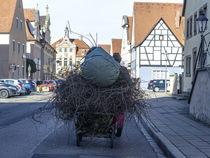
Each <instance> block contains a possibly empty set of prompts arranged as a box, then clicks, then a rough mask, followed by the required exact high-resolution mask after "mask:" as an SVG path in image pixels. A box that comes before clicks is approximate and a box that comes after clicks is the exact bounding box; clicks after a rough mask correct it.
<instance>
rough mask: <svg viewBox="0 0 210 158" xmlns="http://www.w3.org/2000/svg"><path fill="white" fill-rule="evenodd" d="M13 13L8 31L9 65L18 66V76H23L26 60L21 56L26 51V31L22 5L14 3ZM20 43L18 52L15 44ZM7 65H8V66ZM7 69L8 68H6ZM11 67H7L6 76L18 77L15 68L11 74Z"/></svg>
mask: <svg viewBox="0 0 210 158" xmlns="http://www.w3.org/2000/svg"><path fill="white" fill-rule="evenodd" d="M16 5H17V6H16V9H15V14H14V17H13V24H12V27H11V31H10V47H9V52H8V53H9V65H11V64H14V65H16V66H19V69H20V72H19V78H25V76H26V60H25V59H24V58H23V56H24V54H25V52H26V31H25V24H24V13H23V6H22V5H21V6H20V7H19V5H18V4H16ZM16 17H17V18H18V22H19V23H18V28H16ZM20 20H22V21H23V25H22V29H20ZM13 40H15V52H13V50H12V42H13ZM18 43H20V53H18V51H17V44H18ZM23 45H24V54H23V47H22V46H23ZM9 65H8V67H9ZM23 67H24V76H22V70H23ZM7 71H8V69H7ZM12 71H13V70H12V69H9V76H8V77H7V78H18V76H17V69H16V70H15V75H14V77H13V76H12Z"/></svg>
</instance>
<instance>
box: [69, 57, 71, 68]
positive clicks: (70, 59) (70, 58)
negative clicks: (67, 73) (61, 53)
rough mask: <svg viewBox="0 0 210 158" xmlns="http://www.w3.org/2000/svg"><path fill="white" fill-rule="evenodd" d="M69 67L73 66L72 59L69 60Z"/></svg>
mask: <svg viewBox="0 0 210 158" xmlns="http://www.w3.org/2000/svg"><path fill="white" fill-rule="evenodd" d="M69 65H70V66H72V58H70V59H69Z"/></svg>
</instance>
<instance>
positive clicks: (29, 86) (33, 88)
mask: <svg viewBox="0 0 210 158" xmlns="http://www.w3.org/2000/svg"><path fill="white" fill-rule="evenodd" d="M21 81H22V82H23V84H24V87H25V88H26V89H27V90H28V91H30V92H34V91H36V84H35V82H33V81H32V80H27V79H21Z"/></svg>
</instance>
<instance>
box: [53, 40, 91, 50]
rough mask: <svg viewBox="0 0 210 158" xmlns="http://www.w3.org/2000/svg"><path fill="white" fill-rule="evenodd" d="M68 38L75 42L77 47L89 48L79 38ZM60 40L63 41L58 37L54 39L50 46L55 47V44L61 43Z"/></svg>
mask: <svg viewBox="0 0 210 158" xmlns="http://www.w3.org/2000/svg"><path fill="white" fill-rule="evenodd" d="M69 40H70V41H71V42H75V44H76V46H77V47H78V49H89V48H90V47H89V46H88V45H87V44H86V43H85V42H84V41H83V40H79V39H69ZM62 41H63V39H59V40H58V41H56V42H54V43H53V44H52V47H53V48H54V49H56V45H57V44H59V43H61V42H62Z"/></svg>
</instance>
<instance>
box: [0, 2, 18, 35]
mask: <svg viewBox="0 0 210 158" xmlns="http://www.w3.org/2000/svg"><path fill="white" fill-rule="evenodd" d="M16 3H17V0H0V33H9V32H10V30H11V27H12V23H13V18H14V14H15V8H16Z"/></svg>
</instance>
